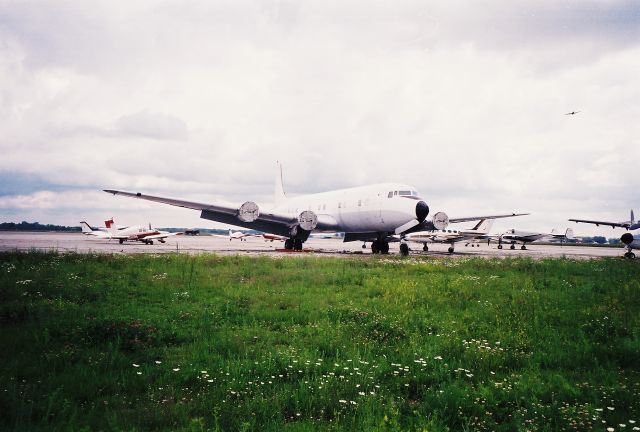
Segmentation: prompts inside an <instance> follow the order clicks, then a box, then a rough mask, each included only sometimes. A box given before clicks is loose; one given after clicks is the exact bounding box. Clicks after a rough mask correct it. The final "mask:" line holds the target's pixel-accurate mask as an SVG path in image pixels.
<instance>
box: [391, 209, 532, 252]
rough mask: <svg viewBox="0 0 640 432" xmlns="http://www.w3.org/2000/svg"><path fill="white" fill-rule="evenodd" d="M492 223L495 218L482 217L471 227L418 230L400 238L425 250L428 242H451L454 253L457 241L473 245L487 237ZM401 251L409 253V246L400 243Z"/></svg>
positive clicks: (450, 247)
mask: <svg viewBox="0 0 640 432" xmlns="http://www.w3.org/2000/svg"><path fill="white" fill-rule="evenodd" d="M514 216H520V215H514ZM492 225H493V219H481V220H480V222H478V223H477V224H476V225H475V226H474V227H473V228H471V229H466V230H465V229H461V230H453V229H441V230H429V231H418V232H412V233H408V234H405V235H402V236H400V238H401V240H404V241H407V242H415V243H422V250H423V251H428V250H429V246H428V243H449V244H450V246H449V253H453V252H454V245H455V243H458V242H463V241H466V242H467V245H469V244H471V246H472V247H473V245H474V244H475V242H476V241H477V240H480V239H485V238H487V235H488V233H489V230H490V229H491V226H492ZM400 253H401V254H402V255H408V254H409V248H408V246H407V245H406V244H405V243H402V244H400Z"/></svg>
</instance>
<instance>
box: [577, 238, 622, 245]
mask: <svg viewBox="0 0 640 432" xmlns="http://www.w3.org/2000/svg"><path fill="white" fill-rule="evenodd" d="M582 243H586V244H594V243H595V244H600V245H603V244H610V245H619V244H620V238H619V237H615V238H610V239H608V238H606V237H604V236H593V237H582Z"/></svg>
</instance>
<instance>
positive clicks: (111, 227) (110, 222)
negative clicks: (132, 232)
mask: <svg viewBox="0 0 640 432" xmlns="http://www.w3.org/2000/svg"><path fill="white" fill-rule="evenodd" d="M104 226H105V227H107V232H109V233H110V234H114V233H115V232H116V231H117V228H116V224H115V223H114V222H113V218H111V219H109V220H106V221H104Z"/></svg>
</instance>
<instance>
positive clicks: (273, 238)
mask: <svg viewBox="0 0 640 432" xmlns="http://www.w3.org/2000/svg"><path fill="white" fill-rule="evenodd" d="M262 238H263V239H264V241H266V242H268V241H270V242H274V241H287V238H288V237H285V236H280V235H276V234H267V233H262Z"/></svg>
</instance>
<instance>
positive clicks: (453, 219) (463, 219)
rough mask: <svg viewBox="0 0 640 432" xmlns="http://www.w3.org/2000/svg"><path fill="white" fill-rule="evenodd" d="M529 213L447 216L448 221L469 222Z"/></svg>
mask: <svg viewBox="0 0 640 432" xmlns="http://www.w3.org/2000/svg"><path fill="white" fill-rule="evenodd" d="M528 214H529V213H511V214H506V215H493V216H470V217H462V218H449V223H458V222H470V221H477V220H481V219H502V218H508V217H515V216H527V215H528Z"/></svg>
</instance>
